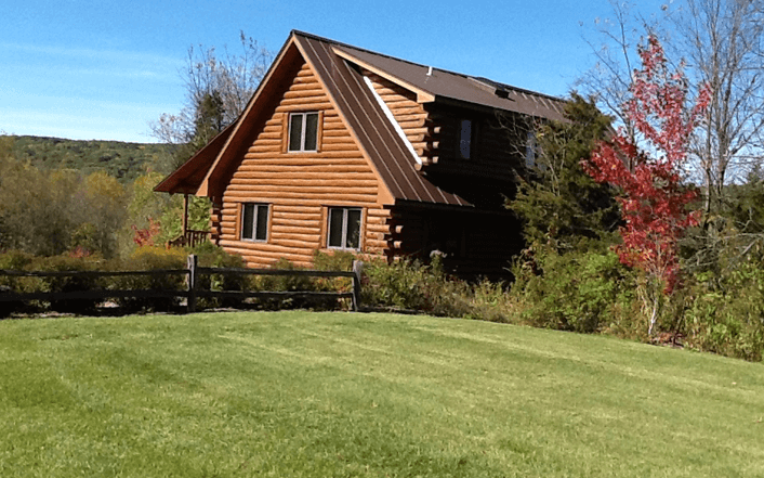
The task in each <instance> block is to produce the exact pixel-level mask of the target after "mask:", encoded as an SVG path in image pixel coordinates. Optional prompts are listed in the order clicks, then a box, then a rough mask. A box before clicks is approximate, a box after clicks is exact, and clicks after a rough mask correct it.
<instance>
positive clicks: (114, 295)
mask: <svg viewBox="0 0 764 478" xmlns="http://www.w3.org/2000/svg"><path fill="white" fill-rule="evenodd" d="M197 264H198V259H197V256H195V255H190V256H188V262H187V268H186V269H161V270H144V271H9V270H0V277H3V276H6V277H41V278H45V277H49V278H99V277H124V276H136V277H141V276H149V277H166V276H172V275H185V276H186V288H185V290H180V289H135V290H133V289H95V290H74V291H51V292H44V291H37V292H25V293H19V292H7V291H6V292H4V291H2V290H0V307H2V303H3V302H27V301H33V300H41V301H63V300H106V299H118V298H136V299H143V298H185V299H187V302H186V309H187V311H188V312H195V311H196V299H197V298H199V297H210V298H237V299H246V298H268V299H283V298H324V299H325V298H338V299H339V298H349V299H352V302H353V310H354V311H358V310H359V309H360V307H361V304H360V297H361V274H362V263H361V262H360V261H354V262H353V271H317V270H279V269H234V268H217V267H198V265H197ZM211 275H265V276H292V277H323V278H335V277H347V278H352V280H353V281H352V284H353V285H352V289H351V291H350V292H320V291H309V290H305V291H253V290H237V291H225V290H223V291H217V290H210V289H201V288H200V287H199V283H200V282H199V278H200V277H201V276H211Z"/></svg>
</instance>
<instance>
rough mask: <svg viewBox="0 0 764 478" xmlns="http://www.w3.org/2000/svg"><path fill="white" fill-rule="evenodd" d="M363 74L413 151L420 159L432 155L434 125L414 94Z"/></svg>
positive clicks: (376, 76) (386, 81)
mask: <svg viewBox="0 0 764 478" xmlns="http://www.w3.org/2000/svg"><path fill="white" fill-rule="evenodd" d="M364 74H365V75H366V76H368V77H369V79H370V80H371V83H372V85H373V86H374V90H375V91H376V92H377V94H378V95H379V96H380V98H382V100H383V101H384V102H385V104H386V105H387V107H388V108H389V109H390V112H392V114H393V116H394V117H395V120H396V121H397V122H398V125H400V127H401V129H402V130H403V132H404V133H405V134H406V138H408V140H409V141H410V142H411V145H412V146H413V147H414V151H416V153H417V154H418V155H419V157H420V158H422V157H425V156H431V154H432V153H434V151H433V149H434V148H433V147H432V143H433V141H434V140H435V139H436V138H435V132H434V130H433V128H434V125H433V123H432V121H430V119H429V115H428V113H427V112H426V111H425V109H424V107H423V106H422V105H421V104H419V103H417V101H416V94H415V93H413V92H411V91H409V90H407V89H405V88H403V87H402V86H399V85H396V84H395V83H393V82H391V81H388V80H387V79H385V78H382V77H381V76H379V75H376V74H374V73H371V72H370V71H365V72H364Z"/></svg>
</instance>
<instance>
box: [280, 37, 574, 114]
mask: <svg viewBox="0 0 764 478" xmlns="http://www.w3.org/2000/svg"><path fill="white" fill-rule="evenodd" d="M292 34H297V35H302V36H304V37H307V38H311V39H313V40H317V41H322V42H326V43H330V44H332V45H336V46H340V47H345V48H352V49H353V50H358V51H362V52H364V53H371V54H372V55H377V56H381V57H383V58H389V59H391V60H395V61H400V62H403V63H408V64H409V65H415V66H421V67H422V68H432V69H433V70H438V71H442V72H443V73H448V74H451V75H456V76H461V77H462V78H466V79H470V78H472V79H474V80H478V81H479V80H481V79H483V80H488V81H490V82H493V83H496V84H498V85H501V86H502V87H505V88H509V89H511V90H513V91H517V92H520V93H527V94H531V95H536V96H541V97H544V98H547V99H549V100H554V101H559V102H562V103H565V102H566V101H565V99H564V98H560V97H557V96H554V95H550V94H547V93H541V92H539V91H534V90H529V89H526V88H520V87H518V86H513V85H510V84H507V83H504V82H501V81H496V80H492V79H490V78H486V77H484V76H473V75H468V74H466V73H459V72H458V71H452V70H446V69H445V68H439V67H437V66H432V65H425V64H422V63H417V62H415V61H411V60H406V59H404V58H398V57H397V56H392V55H388V54H385V53H380V52H378V51H374V50H369V49H368V48H361V47H357V46H355V45H351V44H349V43H343V42H341V41H337V40H332V39H331V38H326V37H322V36H319V35H315V34H313V33H308V32H304V31H301V30H296V29H293V30H292Z"/></svg>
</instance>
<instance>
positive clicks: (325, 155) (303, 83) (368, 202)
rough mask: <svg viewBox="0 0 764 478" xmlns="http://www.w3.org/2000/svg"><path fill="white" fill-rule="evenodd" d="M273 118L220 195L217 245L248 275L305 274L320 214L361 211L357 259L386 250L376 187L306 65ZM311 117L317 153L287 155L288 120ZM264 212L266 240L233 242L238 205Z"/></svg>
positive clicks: (319, 243)
mask: <svg viewBox="0 0 764 478" xmlns="http://www.w3.org/2000/svg"><path fill="white" fill-rule="evenodd" d="M290 80H291V82H290V83H288V88H287V87H285V91H284V92H283V94H282V97H281V100H280V101H279V103H278V106H277V107H276V109H275V111H274V113H273V115H272V116H271V118H270V119H268V121H266V122H265V125H264V127H263V128H262V130H261V131H258V132H257V133H256V137H255V138H254V141H253V142H252V144H251V145H250V147H249V149H248V151H247V153H246V155H245V156H244V158H243V160H242V162H241V164H240V165H239V167H238V168H237V169H236V171H235V173H234V174H233V176H232V179H231V181H230V183H229V184H228V186H227V188H226V190H225V193H224V195H223V201H222V203H223V204H222V210H221V220H220V232H221V238H220V242H219V243H220V245H222V246H223V247H224V248H225V249H226V250H228V251H229V252H233V253H237V254H240V255H241V256H243V257H244V259H245V261H246V263H247V265H248V266H250V267H266V266H268V265H270V264H272V263H273V262H275V261H277V260H278V259H281V258H285V259H288V260H289V261H291V262H293V263H295V264H297V265H300V266H310V265H311V264H312V259H313V254H314V251H315V250H316V249H323V248H325V247H326V235H327V227H326V224H327V208H328V207H331V206H340V207H358V208H362V210H363V219H362V227H361V234H362V240H361V252H364V253H372V254H377V253H382V252H383V250H384V249H385V248H386V246H387V240H388V238H387V237H386V235H387V232H388V230H389V226H388V225H387V218H388V216H389V211H388V210H386V209H384V208H383V207H382V206H381V205H379V204H378V193H379V188H380V187H381V185H380V184H379V182H378V180H377V177H376V175H375V174H374V172H373V171H372V169H371V167H370V166H369V164H368V162H367V161H366V159H364V157H363V154H362V153H361V151H360V150H359V148H358V146H357V144H356V143H355V141H354V140H353V138H352V136H351V134H350V132H349V131H348V129H347V128H346V127H345V124H344V123H343V121H342V119H341V118H340V116H339V115H338V113H337V111H336V110H335V108H334V107H333V106H332V104H331V102H330V100H329V97H328V96H327V95H326V93H325V91H324V90H323V88H322V86H321V84H320V83H319V81H318V80H317V78H316V76H315V74H314V72H313V71H312V69H311V68H310V67H309V65H308V64H303V65H302V67H301V68H300V69H299V71H298V73H297V75H296V76H295V77H294V78H291V79H290ZM305 111H319V112H320V116H319V136H318V140H319V144H318V151H317V152H306V153H302V152H301V153H294V152H293V153H289V152H287V148H286V144H287V143H286V142H287V140H288V121H289V113H290V112H305ZM247 202H257V203H266V204H270V205H271V206H270V218H269V221H270V227H269V230H268V240H267V241H265V242H252V241H242V240H240V229H241V224H240V221H241V218H240V214H241V213H240V211H241V204H242V203H247Z"/></svg>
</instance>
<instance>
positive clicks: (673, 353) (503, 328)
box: [0, 311, 764, 478]
mask: <svg viewBox="0 0 764 478" xmlns="http://www.w3.org/2000/svg"><path fill="white" fill-rule="evenodd" d="M0 432H1V434H0V476H1V477H3V478H8V477H15V476H41V477H59V476H71V477H81V476H97V477H110V476H121V477H122V476H132V477H168V476H178V477H229V476H231V477H239V476H257V477H260V476H274V477H292V476H311V477H344V476H348V477H349V476H360V477H367V476H370V477H418V476H422V477H425V476H426V477H450V476H452V477H456V476H459V477H462V476H463V477H514V476H517V477H545V478H547V477H568V476H571V477H572V476H576V477H578V476H580V477H620V476H634V477H656V476H666V477H700V476H707V477H736V476H741V477H742V476H745V477H754V476H761V477H764V367H763V366H762V365H761V364H751V363H746V362H742V361H735V360H729V359H724V358H721V357H715V356H711V355H702V354H696V353H690V352H685V351H678V350H670V349H665V348H657V347H650V346H646V345H641V344H636V343H630V342H624V341H619V340H615V339H610V338H604V337H591V336H582V335H575V334H566V333H559V332H550V331H544V330H536V329H530V328H523V327H514V326H508V325H498V324H491V323H486V322H471V321H465V320H452V319H434V318H429V317H417V316H396V315H390V314H351V313H309V312H303V311H297V312H280V313H251V312H242V313H230V314H229V313H217V314H212V313H209V314H196V315H189V316H146V317H126V318H116V319H111V318H109V319H104V318H100V319H89V318H88V319H56V320H18V321H2V322H0Z"/></svg>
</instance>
